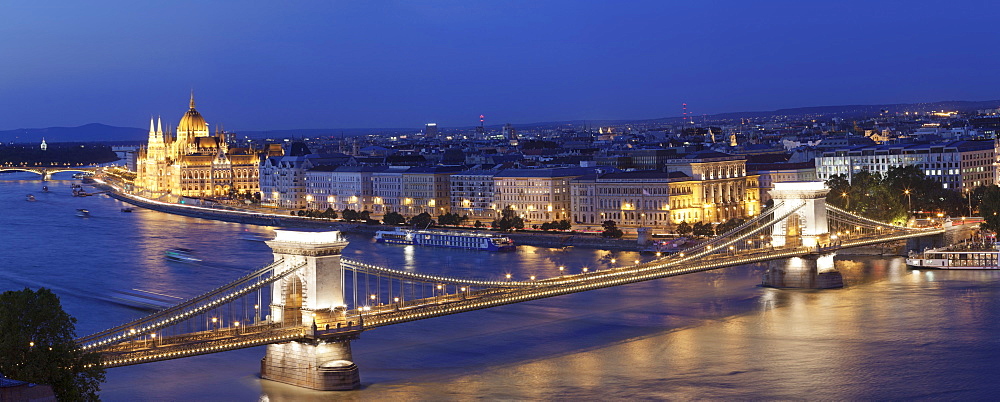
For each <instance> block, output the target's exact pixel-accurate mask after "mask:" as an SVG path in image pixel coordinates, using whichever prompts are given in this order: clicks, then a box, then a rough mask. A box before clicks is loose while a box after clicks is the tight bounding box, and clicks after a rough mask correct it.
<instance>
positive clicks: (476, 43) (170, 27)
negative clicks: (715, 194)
mask: <svg viewBox="0 0 1000 402" xmlns="http://www.w3.org/2000/svg"><path fill="white" fill-rule="evenodd" d="M251 3H253V4H251ZM285 3H288V4H285ZM998 11H1000V3H997V2H992V1H976V2H971V1H969V2H965V1H950V2H940V1H899V2H893V1H871V0H867V1H830V2H815V1H784V2H764V1H739V2H737V1H702V0H689V1H684V2H681V1H674V0H651V1H638V0H637V1H468V0H466V1H316V2H280V4H279V2H264V1H259V2H245V1H213V2H201V1H176V0H174V1H162V2H159V1H158V2H147V1H134V0H133V1H60V2H55V1H53V2H48V1H46V2H41V1H9V0H5V1H2V2H0V130H2V129H14V128H29V127H48V126H76V125H82V124H86V123H92V122H100V123H105V124H111V125H116V126H127V127H144V126H145V125H146V124H147V122H148V118H149V116H150V115H151V114H161V115H163V117H164V119H165V120H166V121H169V122H170V123H171V124H176V122H177V121H178V120H179V119H180V117H181V115H182V114H183V113H184V111H185V110H186V108H187V101H188V93H189V91H190V90H191V89H192V88H193V89H194V90H195V96H196V100H197V102H198V109H199V111H201V112H202V114H203V115H204V116H205V117H206V119H207V120H208V121H209V123H212V124H216V123H222V124H224V125H225V127H226V128H227V129H231V130H267V129H296V128H360V127H412V128H415V129H416V128H419V127H421V126H422V125H423V124H424V123H428V122H437V123H439V124H440V125H441V126H442V127H445V128H447V127H449V126H451V127H455V126H471V125H475V124H478V116H479V115H480V114H485V115H486V118H487V124H501V123H505V122H512V123H531V122H543V121H555V120H570V119H646V118H657V117H668V116H677V115H679V114H680V104H681V103H682V102H687V103H688V104H689V108H690V110H691V111H692V112H693V113H695V114H699V115H700V114H711V113H719V112H735V111H751V110H773V109H778V108H786V107H799V106H820V105H840V104H875V103H909V102H922V101H939V100H988V99H997V98H1000V94H998V93H997V92H996V88H998V87H1000V73H998V72H997V65H998V64H1000V63H998V61H1000V51H998V50H997V49H998V47H997V46H998V45H997V43H996V42H997V41H996V39H997V38H998V36H1000V34H997V32H996V31H997V30H996V21H995V19H996V17H997V16H998V15H1000V13H998Z"/></svg>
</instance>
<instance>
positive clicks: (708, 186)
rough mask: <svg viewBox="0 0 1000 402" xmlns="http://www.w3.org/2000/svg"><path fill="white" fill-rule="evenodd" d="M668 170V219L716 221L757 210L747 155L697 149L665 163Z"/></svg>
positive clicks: (756, 191) (757, 195)
mask: <svg viewBox="0 0 1000 402" xmlns="http://www.w3.org/2000/svg"><path fill="white" fill-rule="evenodd" d="M666 168H667V171H668V172H669V174H670V219H671V221H673V222H674V223H680V222H689V223H690V222H705V223H718V222H724V221H726V220H729V219H733V218H745V217H748V216H754V215H757V214H758V213H760V205H761V204H760V186H759V183H758V176H757V175H753V174H747V171H746V159H744V158H743V157H742V156H734V155H728V154H724V153H721V152H715V151H698V152H694V153H691V154H687V155H684V156H682V157H679V158H675V159H670V160H668V161H667V164H666Z"/></svg>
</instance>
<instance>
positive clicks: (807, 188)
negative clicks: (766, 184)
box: [770, 181, 830, 247]
mask: <svg viewBox="0 0 1000 402" xmlns="http://www.w3.org/2000/svg"><path fill="white" fill-rule="evenodd" d="M829 192H830V189H828V188H826V185H825V184H824V183H823V182H821V181H792V182H778V183H774V189H772V190H771V191H770V193H771V198H772V199H774V202H775V203H779V202H784V203H783V204H782V205H781V206H780V207H779V208H778V210H777V211H775V213H774V214H775V216H781V215H785V214H787V213H788V212H789V211H790V210H793V209H796V208H798V209H797V210H796V211H795V212H793V213H792V214H791V215H789V216H788V217H787V218H785V219H783V220H782V221H781V222H778V223H776V224H775V225H774V228H773V229H772V232H771V242H772V244H774V247H783V246H785V245H789V246H794V245H802V246H806V247H816V245H817V244H825V243H827V242H829V239H830V231H829V229H828V227H827V222H826V194H827V193H829ZM803 202H804V203H805V205H802V207H801V208H799V205H801V204H802V203H803Z"/></svg>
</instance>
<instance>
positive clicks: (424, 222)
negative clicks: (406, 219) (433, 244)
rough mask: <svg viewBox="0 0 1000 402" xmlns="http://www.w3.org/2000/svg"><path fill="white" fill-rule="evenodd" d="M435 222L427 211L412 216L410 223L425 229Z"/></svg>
mask: <svg viewBox="0 0 1000 402" xmlns="http://www.w3.org/2000/svg"><path fill="white" fill-rule="evenodd" d="M433 224H434V218H432V217H431V214H429V213H426V212H421V213H420V214H419V215H417V216H414V217H412V218H410V225H413V226H415V227H417V228H420V229H423V228H426V227H429V226H431V225H433Z"/></svg>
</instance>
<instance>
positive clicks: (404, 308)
mask: <svg viewBox="0 0 1000 402" xmlns="http://www.w3.org/2000/svg"><path fill="white" fill-rule="evenodd" d="M943 232H944V229H943V228H930V229H921V230H910V231H905V232H895V233H884V234H873V235H868V236H863V237H854V238H848V239H842V240H841V241H840V242H838V243H836V244H833V245H829V246H826V247H786V248H778V249H771V248H758V249H751V250H742V251H740V252H737V253H716V254H711V253H710V252H705V253H708V254H707V255H699V254H695V255H690V256H686V257H685V256H683V254H681V255H674V256H668V257H664V258H661V259H658V260H654V261H651V262H648V263H643V264H638V265H632V266H626V267H621V268H613V269H608V270H602V271H594V272H589V273H581V274H575V275H564V276H560V277H555V278H548V279H542V280H538V281H536V282H535V286H530V287H513V288H512V287H506V288H501V287H495V288H487V289H483V290H475V291H473V290H469V291H465V292H459V293H457V294H445V295H439V296H434V297H428V298H423V299H413V300H404V301H400V302H398V303H390V304H385V305H380V306H375V307H371V308H365V309H355V310H349V311H344V310H334V311H331V310H323V311H315V312H313V319H314V322H315V324H316V325H315V327H313V326H312V325H311V323H309V324H307V325H303V324H300V323H298V322H288V323H274V322H268V321H262V322H259V323H255V324H252V325H244V326H238V327H228V328H223V329H217V330H213V331H203V332H196V333H190V334H184V335H178V336H173V337H162V338H149V339H145V340H133V341H130V342H122V343H118V344H115V345H113V346H106V347H103V348H101V353H102V354H103V355H104V364H105V367H121V366H129V365H134V364H141V363H148V362H154V361H162V360H170V359H176V358H182V357H188V356H196V355H202V354H209V353H216V352H222V351H227V350H235V349H242V348H248V347H254V346H262V345H267V344H271V343H277V342H287V341H293V340H300V341H302V340H315V339H324V340H333V341H336V340H352V339H356V338H358V336H360V334H361V332H362V331H365V330H369V329H374V328H378V327H384V326H388V325H393V324H400V323H404V322H409V321H416V320H421V319H426V318H432V317H440V316H445V315H450V314H457V313H462V312H467V311H473V310H480V309H485V308H490V307H497V306H502V305H507V304H513V303H520V302H525V301H530V300H538V299H543V298H548V297H553V296H559V295H565V294H570V293H577V292H583V291H588V290H594V289H601V288H606V287H611V286H618V285H625V284H630V283H636V282H643V281H648V280H653V279H659V278H666V277H671V276H678V275H685V274H691V273H696V272H704V271H710V270H715V269H720V268H727V267H732V266H737V265H745V264H753V263H759V262H766V261H771V260H777V259H783V258H792V257H803V256H807V255H819V254H827V253H832V252H836V251H838V250H843V249H847V248H852V247H859V246H866V245H873V244H879V243H886V242H891V241H896V240H904V239H908V238H912V237H919V236H927V235H934V234H940V233H943ZM289 313H290V314H293V315H298V314H299V313H298V311H297V310H295V311H289Z"/></svg>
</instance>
